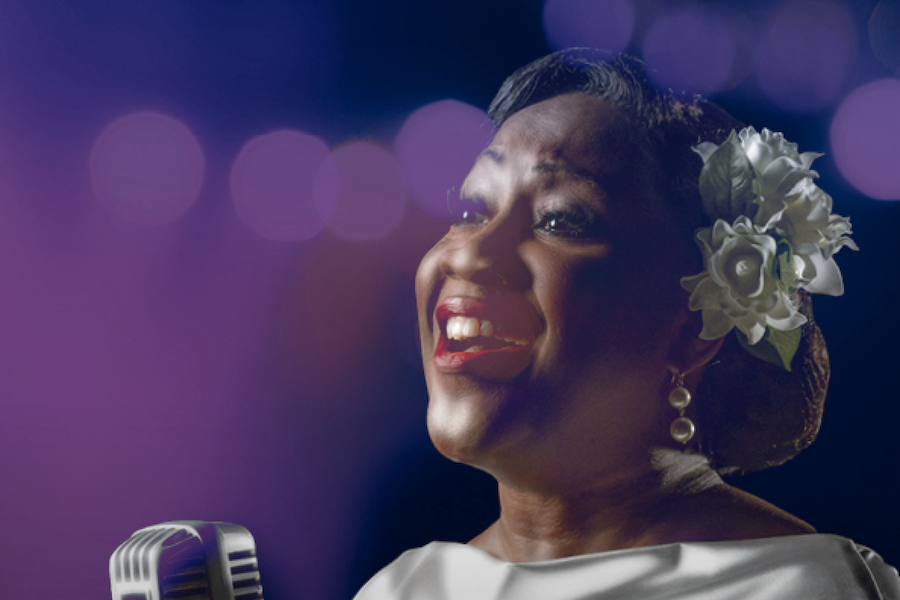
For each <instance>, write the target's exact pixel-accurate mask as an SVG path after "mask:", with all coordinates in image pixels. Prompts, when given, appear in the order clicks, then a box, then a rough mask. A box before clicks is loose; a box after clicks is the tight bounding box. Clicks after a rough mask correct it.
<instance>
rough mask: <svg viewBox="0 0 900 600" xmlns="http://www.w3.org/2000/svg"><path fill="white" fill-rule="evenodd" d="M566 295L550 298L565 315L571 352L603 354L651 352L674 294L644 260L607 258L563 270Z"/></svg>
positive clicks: (669, 316) (670, 311) (662, 330)
mask: <svg viewBox="0 0 900 600" xmlns="http://www.w3.org/2000/svg"><path fill="white" fill-rule="evenodd" d="M564 277H566V279H567V280H568V281H567V282H566V283H567V286H566V290H567V292H566V295H565V297H558V298H555V302H557V303H559V306H560V307H561V309H560V312H561V313H562V314H564V315H565V317H564V324H563V327H564V331H563V333H564V335H566V336H567V338H568V339H569V340H571V343H570V346H571V351H573V352H575V353H590V354H601V355H603V356H604V357H607V358H610V357H616V360H618V359H620V358H626V357H634V356H641V355H646V354H647V353H648V352H654V351H655V350H654V348H656V347H657V346H658V344H659V341H660V339H661V336H663V335H665V334H666V332H667V331H668V330H669V328H670V325H671V321H672V318H673V316H674V314H675V312H674V311H673V308H674V307H675V302H674V295H673V294H674V293H676V292H677V291H678V290H674V289H672V286H671V285H669V284H668V283H664V282H662V281H660V280H659V274H658V272H657V269H656V268H654V266H653V265H651V264H649V263H644V261H624V260H617V259H616V257H610V260H608V261H603V262H599V263H597V262H594V263H586V264H581V265H576V266H575V267H574V268H571V269H570V270H568V271H566V272H565V274H564Z"/></svg>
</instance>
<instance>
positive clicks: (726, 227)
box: [681, 127, 858, 370]
mask: <svg viewBox="0 0 900 600" xmlns="http://www.w3.org/2000/svg"><path fill="white" fill-rule="evenodd" d="M694 151H695V152H697V153H698V154H699V155H700V156H701V157H702V158H703V170H702V171H701V172H700V182H699V187H700V196H701V198H702V199H703V208H704V211H705V212H706V214H707V216H708V217H710V219H712V220H713V225H712V226H711V227H705V228H703V229H700V230H698V231H697V241H698V242H699V244H700V248H701V250H702V252H703V264H704V270H703V271H702V272H701V273H699V274H697V275H694V276H691V277H684V278H682V280H681V286H682V287H683V288H684V289H686V290H687V291H689V292H691V297H690V300H689V301H688V307H689V308H690V309H691V310H694V311H698V310H699V311H702V317H703V330H702V331H701V332H700V337H701V338H702V339H705V340H714V339H717V338H720V337H722V336H724V335H726V334H727V333H728V332H729V331H731V330H732V329H733V328H735V327H737V329H738V330H739V332H740V333H739V335H738V339H739V340H740V341H741V343H742V344H743V345H744V347H745V348H747V350H749V351H750V352H751V353H753V354H754V355H756V356H758V357H760V358H762V359H764V360H767V361H769V362H773V363H775V364H777V365H779V366H782V367H784V368H785V369H787V370H790V364H791V359H792V358H793V356H794V354H795V353H796V351H797V348H798V346H799V344H800V337H801V335H800V326H801V325H803V324H804V323H806V317H805V316H803V315H802V314H801V313H800V312H799V311H798V310H797V304H796V303H797V299H796V293H797V291H798V290H801V289H803V290H806V291H807V292H810V293H817V294H829V295H831V296H840V295H841V294H843V293H844V284H843V280H842V279H841V272H840V270H838V267H837V265H836V264H835V262H834V258H833V256H834V254H835V253H836V252H837V251H838V250H840V249H841V248H843V247H844V246H849V247H850V248H852V249H853V250H857V249H858V248H857V247H856V244H855V243H854V242H853V240H851V239H850V238H848V237H847V234H849V233H851V229H850V221H849V219H847V218H845V217H841V216H839V215H834V214H831V207H832V200H831V197H830V196H829V195H828V194H826V193H825V192H823V191H822V190H821V189H820V188H819V187H818V186H816V184H815V183H814V182H813V179H815V178H818V176H819V174H818V173H816V172H815V171H813V170H811V169H810V166H811V165H812V162H813V161H814V160H815V159H816V158H818V157H820V156H822V155H821V154H818V153H815V152H804V153H803V154H800V153H798V152H797V145H796V144H793V143H791V142H788V141H787V140H785V139H784V136H783V135H782V134H780V133H775V132H772V131H769V130H768V129H763V130H762V132H761V133H757V132H756V130H755V129H753V128H752V127H746V128H744V129H742V130H741V131H740V133H736V132H734V131H732V132H731V135H729V136H728V139H727V140H725V142H724V143H723V144H721V145H718V146H717V145H716V144H713V143H711V142H703V143H701V144H699V145H697V146H695V147H694Z"/></svg>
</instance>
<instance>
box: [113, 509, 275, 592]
mask: <svg viewBox="0 0 900 600" xmlns="http://www.w3.org/2000/svg"><path fill="white" fill-rule="evenodd" d="M109 577H110V583H111V587H112V597H113V600H263V595H262V584H261V582H260V578H259V565H258V564H257V560H256V544H255V542H254V540H253V536H252V535H251V534H250V532H249V531H247V529H245V528H244V527H241V526H240V525H233V524H231V523H212V522H206V521H172V522H169V523H161V524H159V525H153V526H151V527H145V528H144V529H141V530H139V531H136V532H135V533H134V534H133V535H132V536H131V537H130V538H129V539H128V540H127V541H125V543H123V544H122V545H121V546H119V547H118V548H117V549H116V551H115V552H113V554H112V556H111V557H110V559H109Z"/></svg>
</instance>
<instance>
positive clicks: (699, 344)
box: [669, 310, 725, 375]
mask: <svg viewBox="0 0 900 600" xmlns="http://www.w3.org/2000/svg"><path fill="white" fill-rule="evenodd" d="M683 314H684V319H683V321H682V322H681V324H680V326H679V329H678V332H677V335H676V336H675V339H674V341H673V343H672V346H671V347H670V348H669V369H670V370H671V371H672V373H673V374H675V375H677V374H679V373H680V374H682V375H688V374H690V373H692V372H694V371H696V370H698V369H701V368H702V367H703V366H705V365H706V363H708V362H709V361H711V360H712V359H713V357H714V356H715V355H716V354H717V353H718V352H719V348H721V347H722V343H723V342H724V341H725V338H724V337H720V338H718V339H715V340H704V339H701V338H700V332H701V331H702V330H703V319H702V317H701V315H700V313H699V312H691V311H687V310H685V312H684V313H683Z"/></svg>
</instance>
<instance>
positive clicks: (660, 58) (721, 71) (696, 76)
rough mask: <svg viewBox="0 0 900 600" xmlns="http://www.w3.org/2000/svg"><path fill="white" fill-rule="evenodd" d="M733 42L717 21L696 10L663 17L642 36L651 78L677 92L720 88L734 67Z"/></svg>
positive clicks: (704, 92)
mask: <svg viewBox="0 0 900 600" xmlns="http://www.w3.org/2000/svg"><path fill="white" fill-rule="evenodd" d="M734 46H735V44H734V40H733V39H732V37H731V34H730V33H729V32H728V29H727V28H726V27H725V25H724V23H722V21H720V20H719V19H718V18H716V17H714V16H712V15H709V14H706V13H704V12H701V11H697V10H683V11H678V12H673V13H670V14H667V15H663V16H662V17H660V18H659V19H657V20H656V22H655V23H653V25H651V26H650V28H649V29H648V30H647V33H646V34H645V35H644V45H643V52H644V60H646V61H647V66H648V67H650V69H652V70H651V71H650V78H651V79H652V80H653V81H654V83H656V84H657V85H659V86H660V87H663V88H671V89H673V90H675V91H676V92H680V91H687V92H693V93H700V94H709V93H712V92H716V91H719V90H721V89H723V88H724V87H725V86H726V84H727V83H728V81H729V79H730V77H731V71H732V66H733V64H734Z"/></svg>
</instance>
